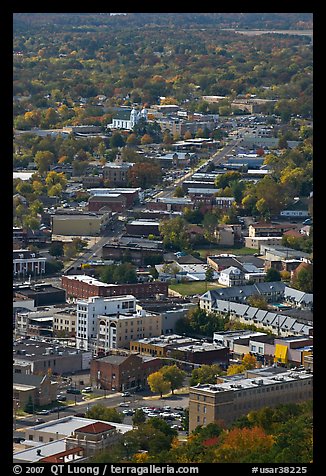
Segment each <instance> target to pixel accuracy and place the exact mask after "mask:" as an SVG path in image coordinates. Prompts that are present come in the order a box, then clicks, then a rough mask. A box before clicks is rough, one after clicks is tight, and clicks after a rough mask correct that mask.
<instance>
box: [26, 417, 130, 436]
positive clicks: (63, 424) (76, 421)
mask: <svg viewBox="0 0 326 476" xmlns="http://www.w3.org/2000/svg"><path fill="white" fill-rule="evenodd" d="M97 422H101V423H105V424H109V425H112V426H115V427H116V429H117V430H118V431H120V432H121V433H126V432H127V431H130V430H132V426H131V425H124V424H122V423H113V422H109V421H102V420H94V419H93V418H81V417H73V416H68V417H64V418H60V419H59V420H51V421H48V422H46V423H41V424H40V425H36V426H32V427H29V428H28V429H27V430H26V432H27V433H28V431H30V430H36V431H37V432H38V433H54V434H58V436H59V437H60V436H70V435H71V434H72V433H74V432H75V430H78V428H82V427H84V426H86V425H90V424H92V423H97Z"/></svg>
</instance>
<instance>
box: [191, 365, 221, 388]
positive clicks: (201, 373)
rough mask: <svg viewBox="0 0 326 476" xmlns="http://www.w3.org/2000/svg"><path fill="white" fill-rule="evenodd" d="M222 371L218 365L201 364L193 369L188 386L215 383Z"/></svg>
mask: <svg viewBox="0 0 326 476" xmlns="http://www.w3.org/2000/svg"><path fill="white" fill-rule="evenodd" d="M221 373H222V369H221V367H220V366H219V365H217V364H213V365H206V364H203V365H201V366H200V367H198V368H197V369H194V370H193V371H192V373H191V378H190V382H189V384H190V385H191V386H194V385H197V384H198V383H212V384H214V383H216V379H217V376H218V375H221Z"/></svg>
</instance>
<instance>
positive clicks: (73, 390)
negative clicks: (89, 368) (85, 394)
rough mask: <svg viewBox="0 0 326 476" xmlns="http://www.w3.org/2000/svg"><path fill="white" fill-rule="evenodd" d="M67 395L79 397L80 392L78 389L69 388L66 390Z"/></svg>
mask: <svg viewBox="0 0 326 476" xmlns="http://www.w3.org/2000/svg"><path fill="white" fill-rule="evenodd" d="M67 393H73V394H74V395H80V394H81V391H80V390H79V388H74V387H70V388H67Z"/></svg>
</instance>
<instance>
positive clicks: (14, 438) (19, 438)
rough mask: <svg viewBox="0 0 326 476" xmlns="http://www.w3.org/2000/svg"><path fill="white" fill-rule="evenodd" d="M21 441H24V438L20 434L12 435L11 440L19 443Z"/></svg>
mask: <svg viewBox="0 0 326 476" xmlns="http://www.w3.org/2000/svg"><path fill="white" fill-rule="evenodd" d="M22 441H25V438H23V437H22V436H14V437H13V442H14V443H21V442H22Z"/></svg>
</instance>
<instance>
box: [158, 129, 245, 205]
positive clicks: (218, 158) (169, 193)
mask: <svg viewBox="0 0 326 476" xmlns="http://www.w3.org/2000/svg"><path fill="white" fill-rule="evenodd" d="M241 142H242V139H241V138H236V139H232V140H231V141H230V142H229V143H228V144H227V145H225V146H224V147H223V149H218V150H217V151H216V152H214V154H212V155H211V156H210V158H209V159H208V160H207V161H206V162H205V163H204V164H200V165H198V166H197V167H195V168H194V169H192V170H191V171H190V172H188V173H186V174H185V175H183V176H182V177H180V178H177V179H176V180H175V181H174V182H173V184H172V185H169V186H167V187H165V189H164V190H161V191H160V192H158V193H157V194H156V195H154V196H153V199H155V198H170V197H173V194H174V192H175V189H176V187H178V186H181V185H182V183H183V182H184V181H185V180H189V179H190V178H191V176H192V175H193V174H194V173H196V172H199V171H200V170H203V169H205V168H206V167H207V166H208V165H209V164H213V165H214V166H217V165H221V164H222V163H223V162H224V161H225V159H226V156H227V155H229V154H230V153H231V152H232V151H233V149H234V148H235V147H237V146H238V145H239V144H240V143H241Z"/></svg>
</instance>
